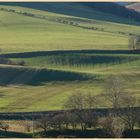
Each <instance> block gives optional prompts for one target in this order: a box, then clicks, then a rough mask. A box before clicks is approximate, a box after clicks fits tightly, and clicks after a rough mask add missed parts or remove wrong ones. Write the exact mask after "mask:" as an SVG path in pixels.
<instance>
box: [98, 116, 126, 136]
mask: <svg viewBox="0 0 140 140" xmlns="http://www.w3.org/2000/svg"><path fill="white" fill-rule="evenodd" d="M100 125H101V126H102V128H103V129H104V131H105V133H106V134H107V135H109V136H110V137H113V138H121V137H122V135H123V132H124V125H123V122H122V121H121V120H120V119H119V118H117V117H115V116H114V115H112V114H109V115H108V116H107V117H104V118H102V119H101V120H100Z"/></svg>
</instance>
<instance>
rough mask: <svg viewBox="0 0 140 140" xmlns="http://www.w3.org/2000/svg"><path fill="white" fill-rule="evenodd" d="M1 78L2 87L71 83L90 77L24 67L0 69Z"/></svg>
mask: <svg viewBox="0 0 140 140" xmlns="http://www.w3.org/2000/svg"><path fill="white" fill-rule="evenodd" d="M0 77H1V78H0V84H1V85H9V84H28V85H40V84H43V83H46V82H56V81H65V82H69V81H78V80H79V81H83V80H88V79H89V77H88V75H85V74H82V73H75V72H66V71H57V70H48V69H32V68H23V67H0Z"/></svg>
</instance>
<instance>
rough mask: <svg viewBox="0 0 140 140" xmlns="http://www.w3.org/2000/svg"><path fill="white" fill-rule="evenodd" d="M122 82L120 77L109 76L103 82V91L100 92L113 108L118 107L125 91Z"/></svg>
mask: <svg viewBox="0 0 140 140" xmlns="http://www.w3.org/2000/svg"><path fill="white" fill-rule="evenodd" d="M124 89H125V88H124V84H123V81H122V79H121V78H119V77H116V76H110V77H109V78H108V79H107V80H106V83H105V91H104V93H103V94H102V95H103V96H104V97H105V99H106V100H107V101H109V102H110V103H111V106H112V108H113V109H118V108H120V106H121V105H120V103H121V97H122V96H123V94H124V93H125V91H124Z"/></svg>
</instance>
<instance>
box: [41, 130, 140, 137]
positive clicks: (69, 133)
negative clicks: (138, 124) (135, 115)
mask: <svg viewBox="0 0 140 140" xmlns="http://www.w3.org/2000/svg"><path fill="white" fill-rule="evenodd" d="M44 137H50V138H111V137H110V136H109V135H108V134H107V133H106V132H105V130H103V129H95V130H85V131H81V130H62V131H55V130H50V131H48V132H47V133H46V135H45V136H44ZM123 138H140V129H135V130H133V131H131V130H126V131H124V134H123Z"/></svg>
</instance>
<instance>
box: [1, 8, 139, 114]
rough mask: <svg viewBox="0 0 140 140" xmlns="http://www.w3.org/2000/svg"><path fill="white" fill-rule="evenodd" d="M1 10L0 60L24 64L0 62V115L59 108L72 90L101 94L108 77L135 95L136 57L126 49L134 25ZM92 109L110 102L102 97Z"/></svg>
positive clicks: (33, 12) (134, 53)
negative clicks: (1, 113) (4, 58)
mask: <svg viewBox="0 0 140 140" xmlns="http://www.w3.org/2000/svg"><path fill="white" fill-rule="evenodd" d="M1 8H5V9H6V10H0V19H1V20H0V56H1V57H6V58H7V59H9V60H12V61H21V60H22V61H24V62H25V65H24V66H18V65H17V66H15V65H7V64H0V111H1V112H13V111H15V112H22V111H47V110H60V109H63V104H64V102H65V101H66V99H67V98H68V97H69V96H70V95H71V94H73V93H75V92H82V93H85V94H86V93H91V94H93V95H95V96H100V94H101V93H103V92H104V83H105V80H106V78H107V77H108V76H110V75H117V76H120V77H123V79H124V80H125V84H126V85H125V86H126V91H127V92H128V93H130V94H133V95H134V96H136V97H138V98H139V97H140V96H139V91H140V86H139V85H140V71H139V69H140V55H139V53H136V52H132V51H129V49H128V40H129V35H130V34H137V35H138V34H139V33H140V27H139V26H138V25H133V24H132V25H128V24H123V23H115V22H113V21H112V22H109V21H103V20H97V19H89V18H88V17H87V18H82V17H74V16H66V15H61V14H56V13H51V12H46V11H40V10H33V9H29V8H21V7H14V6H2V5H0V9H1ZM7 9H14V10H15V11H14V12H13V11H7ZM24 12H27V13H28V14H29V13H30V14H31V13H32V14H33V16H29V15H28V14H27V13H26V14H25V13H24ZM96 16H98V13H97V15H96ZM99 16H100V15H99ZM106 16H107V15H106ZM108 16H109V15H108ZM119 20H121V19H119ZM123 20H125V19H123ZM97 106H98V107H110V104H109V103H107V102H106V101H105V100H104V99H101V101H99V102H98V104H97Z"/></svg>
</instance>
